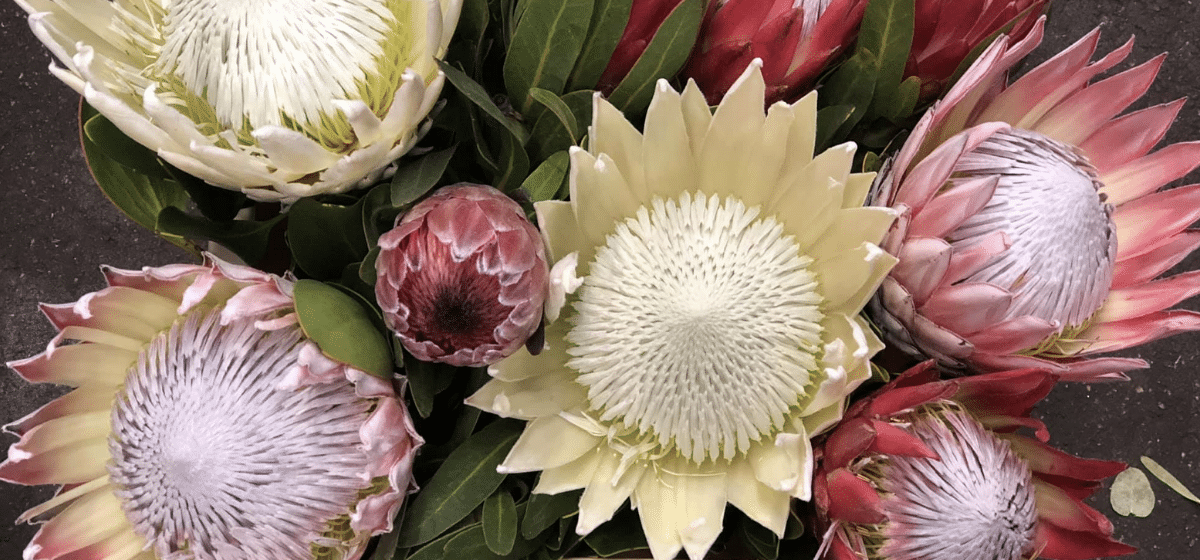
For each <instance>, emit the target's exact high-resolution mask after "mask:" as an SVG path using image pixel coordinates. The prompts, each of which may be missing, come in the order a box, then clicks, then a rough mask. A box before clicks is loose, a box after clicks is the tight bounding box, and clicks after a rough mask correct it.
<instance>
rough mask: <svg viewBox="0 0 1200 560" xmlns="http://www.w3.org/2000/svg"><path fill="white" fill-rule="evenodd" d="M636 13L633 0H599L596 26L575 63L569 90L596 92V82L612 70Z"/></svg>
mask: <svg viewBox="0 0 1200 560" xmlns="http://www.w3.org/2000/svg"><path fill="white" fill-rule="evenodd" d="M632 9H633V0H596V7H595V8H594V9H593V10H592V24H591V26H590V27H589V28H588V35H587V39H584V41H583V50H582V51H580V53H579V57H578V58H577V59H576V61H575V69H574V70H572V71H571V79H570V80H569V85H568V86H567V90H569V91H574V90H578V89H596V82H597V81H599V80H600V76H601V75H603V74H604V69H605V68H607V67H608V61H609V59H611V58H612V54H613V52H615V51H616V50H617V44H618V43H620V41H621V35H624V34H625V26H626V25H627V24H628V23H629V12H630V11H631V10H632Z"/></svg>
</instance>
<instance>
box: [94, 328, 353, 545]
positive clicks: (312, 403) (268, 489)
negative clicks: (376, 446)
mask: <svg viewBox="0 0 1200 560" xmlns="http://www.w3.org/2000/svg"><path fill="white" fill-rule="evenodd" d="M219 317H220V313H219V311H218V310H213V311H209V312H207V313H199V312H197V313H193V314H192V315H191V316H190V317H188V318H187V319H186V321H185V322H183V323H179V324H176V325H175V326H174V327H172V328H171V329H170V330H169V331H167V332H164V333H163V334H161V335H159V336H158V337H157V338H156V339H154V340H153V341H151V343H150V345H149V347H148V348H147V349H146V350H145V351H143V353H142V355H141V357H140V358H139V360H138V363H137V364H136V365H135V366H133V368H132V370H131V372H130V375H129V377H128V379H127V381H126V385H125V387H124V388H123V389H122V390H121V391H120V392H119V393H118V394H117V397H116V401H115V404H114V407H113V414H112V425H113V432H112V436H111V437H110V439H109V449H110V452H111V454H112V458H113V459H112V463H110V465H109V474H110V475H111V477H112V481H113V483H114V484H116V485H117V486H118V487H119V488H120V490H119V491H117V492H116V494H117V496H118V497H119V498H121V500H122V502H123V505H124V508H125V513H126V515H127V517H128V518H129V520H130V522H131V523H132V524H133V526H134V530H135V531H136V532H137V533H138V534H139V535H141V536H142V537H143V538H145V539H146V540H147V541H148V542H149V543H150V546H151V548H152V549H153V550H154V552H155V553H156V554H157V555H158V557H159V558H170V559H176V558H179V559H184V558H186V559H197V560H224V559H233V558H285V557H286V558H310V557H312V550H311V547H312V545H313V544H317V545H321V544H322V540H321V535H322V534H323V533H324V532H325V531H326V530H327V528H328V524H329V522H330V521H331V520H333V519H335V518H338V517H339V516H345V515H348V514H349V513H350V512H351V511H352V508H353V504H354V503H355V502H356V500H357V496H358V492H359V491H360V489H362V488H364V487H365V486H368V485H369V481H364V479H363V478H362V477H361V476H360V475H362V474H363V473H364V472H365V465H366V461H367V459H366V455H365V454H364V452H363V450H362V440H361V438H360V437H359V433H358V430H359V428H360V427H361V426H362V424H363V423H364V421H365V420H366V417H367V414H368V412H369V406H370V403H369V402H368V401H366V400H364V399H361V398H358V397H357V396H356V395H355V393H354V387H353V386H352V385H350V384H349V382H345V381H339V382H334V383H328V384H323V385H317V386H310V387H306V388H304V389H300V390H295V391H292V390H281V389H279V388H278V386H279V384H280V382H281V381H282V380H283V377H284V374H286V373H287V372H288V371H289V370H291V369H292V368H293V367H295V366H296V364H297V359H298V352H299V343H300V342H301V334H300V330H299V328H298V327H296V326H291V327H287V328H284V329H281V330H277V331H261V330H258V329H256V328H255V327H254V322H253V321H252V320H245V321H235V322H233V323H231V324H229V325H221V324H220V322H219Z"/></svg>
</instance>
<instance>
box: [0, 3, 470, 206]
mask: <svg viewBox="0 0 1200 560" xmlns="http://www.w3.org/2000/svg"><path fill="white" fill-rule="evenodd" d="M17 3H18V4H20V5H21V6H22V7H23V8H24V9H25V10H26V11H27V12H29V13H30V16H29V23H30V26H31V27H32V28H33V31H34V33H35V34H36V35H37V36H38V38H39V39H41V40H42V42H43V43H45V44H46V46H47V47H49V48H50V50H51V51H52V52H53V53H54V56H55V57H57V58H58V60H59V61H60V62H61V63H62V64H63V65H64V66H65V68H60V67H58V66H57V65H54V64H52V65H51V66H50V70H51V72H53V73H54V74H55V75H56V76H58V77H59V78H60V79H61V80H62V81H64V82H66V83H67V85H69V86H71V87H72V88H74V89H75V90H76V91H78V92H79V93H80V94H82V95H83V96H84V97H85V98H86V99H87V101H88V103H90V104H91V105H92V106H94V107H95V108H96V109H97V110H98V111H100V113H101V114H103V115H104V116H105V117H108V119H109V120H111V121H112V122H113V124H115V125H117V126H118V127H119V128H120V129H121V130H122V131H123V132H125V134H127V135H129V136H130V137H132V138H133V139H134V140H137V141H138V142H140V143H141V144H143V145H144V146H146V147H148V148H150V149H151V150H154V151H156V152H158V155H159V156H161V157H162V158H163V159H164V160H166V161H167V162H169V163H171V164H172V165H174V166H176V167H178V168H180V169H182V170H184V171H186V172H188V173H190V174H192V175H195V176H197V177H200V178H201V179H204V180H205V181H207V182H209V183H211V184H213V185H216V186H219V187H223V188H227V189H234V190H241V191H243V192H245V193H246V194H247V195H249V196H250V197H251V198H254V199H256V200H280V199H294V198H296V197H301V196H308V195H313V194H320V193H326V192H342V191H345V190H348V189H351V188H355V187H356V186H361V185H364V184H369V183H371V182H373V181H375V180H376V179H377V178H378V177H379V174H380V173H381V171H382V170H383V168H384V167H385V166H387V165H388V164H389V163H390V162H392V161H393V160H395V159H396V158H398V157H400V156H401V155H403V154H404V153H405V152H407V151H408V150H409V149H410V148H411V147H412V146H413V144H414V143H415V142H416V141H417V139H418V137H419V136H420V135H421V132H422V131H421V122H422V121H423V120H424V118H425V116H426V115H427V114H428V113H429V111H430V109H431V108H432V107H433V104H434V102H435V101H437V98H438V94H439V93H440V92H441V88H442V80H443V76H442V74H441V72H440V71H439V70H438V68H437V64H436V63H435V60H434V59H435V58H437V57H441V56H442V54H443V53H445V51H446V46H447V45H448V44H449V42H450V36H451V35H452V34H453V32H454V27H455V25H456V24H457V22H458V13H459V8H460V7H461V5H462V1H461V0H440V2H439V1H438V0H386V1H385V0H304V1H292V0H267V1H264V2H220V1H218V2H209V1H196V0H183V1H179V2H167V1H164V0H152V1H150V2H133V1H130V0H116V1H112V2H107V1H106V2H94V1H93V2H86V3H83V4H80V3H73V2H69V1H65V0H59V1H54V0H17Z"/></svg>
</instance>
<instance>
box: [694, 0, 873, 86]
mask: <svg viewBox="0 0 1200 560" xmlns="http://www.w3.org/2000/svg"><path fill="white" fill-rule="evenodd" d="M866 7H867V2H866V0H709V3H708V12H707V13H706V14H705V16H704V23H703V24H702V25H701V27H700V37H699V39H697V41H696V47H695V49H693V50H692V55H691V58H690V59H689V60H688V64H687V66H686V67H685V68H684V71H683V75H684V76H685V77H688V78H691V79H693V80H696V83H698V84H700V89H701V91H703V92H704V95H705V96H706V97H707V98H708V101H709V102H710V103H712V104H716V103H717V102H718V101H720V99H721V96H722V95H724V94H725V92H726V91H728V90H729V88H730V86H732V85H733V83H734V80H736V79H737V78H738V76H739V74H741V71H742V69H743V68H745V67H746V64H748V63H749V62H750V61H751V60H753V59H755V58H759V59H762V61H763V68H762V73H763V79H765V80H766V82H767V96H766V100H767V103H773V102H775V101H781V100H782V101H793V100H795V99H796V98H798V97H800V96H801V95H802V94H804V92H805V91H807V90H808V88H809V87H811V86H812V84H813V82H814V81H815V80H816V79H817V75H818V74H820V73H821V70H823V69H824V68H825V65H826V63H828V62H829V61H830V60H831V59H832V58H833V57H834V56H835V55H837V54H838V53H839V52H841V50H842V49H843V48H844V47H845V46H846V45H848V44H850V42H852V41H853V40H854V37H855V36H856V35H857V34H858V26H859V23H861V22H862V17H863V10H865V9H866Z"/></svg>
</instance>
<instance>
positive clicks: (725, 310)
mask: <svg viewBox="0 0 1200 560" xmlns="http://www.w3.org/2000/svg"><path fill="white" fill-rule="evenodd" d="M758 212H759V209H758V208H757V207H754V208H746V207H745V205H744V204H742V202H741V201H738V200H736V199H732V198H726V199H724V200H721V199H719V198H718V197H716V196H711V197H705V196H703V195H699V194H698V195H695V196H692V195H690V194H688V193H685V194H683V195H682V196H681V197H680V198H679V199H678V200H670V201H664V200H662V199H655V200H654V202H653V203H652V204H651V206H650V208H646V207H642V208H640V209H639V210H638V212H637V216H636V218H631V219H628V220H626V221H625V222H623V223H621V224H619V225H618V226H617V228H616V230H615V231H614V232H613V233H612V234H611V235H610V236H609V237H608V239H607V243H606V245H605V246H604V247H602V248H601V249H600V250H599V251H598V252H597V253H596V257H595V260H594V261H593V262H592V263H591V265H590V269H589V272H588V276H587V277H586V279H585V280H584V284H583V287H582V288H581V289H580V292H579V300H578V302H576V303H575V306H574V309H575V312H576V313H575V315H574V318H573V319H572V320H573V321H574V324H575V325H574V327H573V328H572V329H571V331H570V333H569V334H568V335H567V340H568V341H569V342H570V343H571V344H572V347H571V348H569V349H568V351H569V352H570V354H571V355H572V356H574V357H573V358H572V359H571V360H570V361H569V362H568V365H569V366H570V367H572V368H574V369H575V370H577V371H578V372H579V374H580V375H579V378H578V380H579V382H580V383H582V384H583V385H585V386H587V388H588V398H589V400H590V402H591V405H592V407H593V409H595V410H596V411H598V412H599V418H600V420H602V421H612V422H617V423H619V424H620V425H621V426H623V427H625V428H630V429H635V430H637V431H638V432H640V433H642V434H643V435H644V436H647V437H648V438H651V439H653V440H656V441H657V443H658V444H659V445H660V446H662V448H663V449H665V450H669V449H672V448H674V449H677V450H678V451H679V452H680V453H681V454H682V455H683V456H684V457H688V458H690V459H692V460H693V461H695V462H697V463H699V462H701V461H703V460H705V458H711V459H716V458H731V457H734V456H735V455H737V454H739V453H744V452H746V450H747V449H749V446H750V444H751V442H754V441H758V440H760V439H762V438H763V437H764V436H767V435H769V434H771V433H773V432H775V431H777V430H778V429H780V428H781V427H782V424H783V422H784V419H785V417H786V416H787V413H788V410H789V408H790V407H793V406H795V405H796V404H797V403H798V401H799V400H800V399H801V398H802V397H803V396H804V395H805V394H806V392H807V387H809V386H810V384H811V383H812V381H813V376H814V372H815V371H817V368H818V360H819V357H820V353H821V338H820V337H821V325H820V322H821V320H822V318H823V315H822V313H821V311H820V304H821V303H822V298H821V296H820V294H818V293H817V280H816V276H815V275H814V274H813V272H811V271H810V270H809V269H808V267H809V265H810V264H811V263H812V259H811V258H809V257H807V256H803V255H801V253H800V250H799V248H798V247H797V245H796V242H795V240H794V239H793V238H792V237H791V236H787V235H784V233H783V227H782V226H781V225H780V224H779V222H777V221H776V220H775V219H774V218H770V217H768V218H762V219H756V218H757V217H758Z"/></svg>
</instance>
